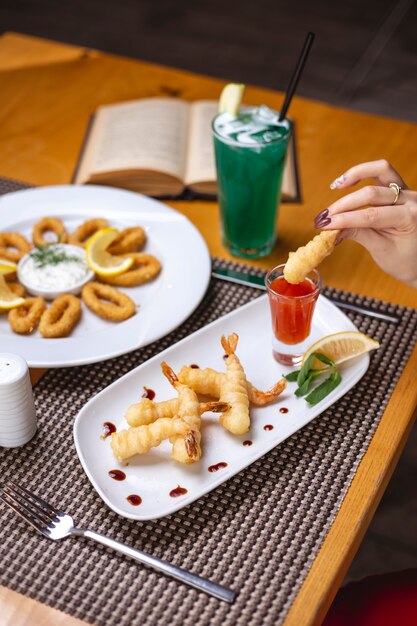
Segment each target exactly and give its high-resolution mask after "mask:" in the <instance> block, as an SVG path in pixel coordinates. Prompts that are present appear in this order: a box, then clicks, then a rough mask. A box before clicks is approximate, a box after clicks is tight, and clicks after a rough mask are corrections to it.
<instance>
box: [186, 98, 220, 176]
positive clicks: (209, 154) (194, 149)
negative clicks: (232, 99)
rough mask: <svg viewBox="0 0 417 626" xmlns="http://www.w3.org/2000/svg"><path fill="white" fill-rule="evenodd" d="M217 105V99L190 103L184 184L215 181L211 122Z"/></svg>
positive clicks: (215, 113)
mask: <svg viewBox="0 0 417 626" xmlns="http://www.w3.org/2000/svg"><path fill="white" fill-rule="evenodd" d="M218 106H219V103H218V102H217V100H199V101H198V102H194V104H192V105H191V110H190V132H189V140H188V159H187V165H186V171H185V179H184V180H185V184H186V185H192V184H193V183H199V182H206V181H210V182H215V181H216V166H215V162H214V147H213V138H212V131H211V122H212V120H213V118H214V116H215V115H217V111H218Z"/></svg>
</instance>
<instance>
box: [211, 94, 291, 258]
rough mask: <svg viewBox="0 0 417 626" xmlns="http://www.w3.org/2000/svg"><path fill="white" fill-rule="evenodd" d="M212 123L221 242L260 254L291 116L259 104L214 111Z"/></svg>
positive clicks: (268, 233) (265, 247) (265, 248)
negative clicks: (284, 117) (235, 110)
mask: <svg viewBox="0 0 417 626" xmlns="http://www.w3.org/2000/svg"><path fill="white" fill-rule="evenodd" d="M212 128H213V137H214V150H215V155H216V168H217V183H218V188H219V204H220V215H221V224H222V240H223V244H224V245H225V246H226V247H227V248H228V250H229V251H230V253H231V254H233V255H234V256H238V257H245V258H255V257H261V256H266V255H267V254H269V253H270V252H271V251H272V249H273V247H274V244H275V240H276V219H277V214H278V206H279V201H280V197H281V183H282V174H283V171H284V165H285V159H286V155H287V147H288V141H289V138H290V135H291V122H289V121H288V120H283V121H282V122H278V115H277V113H276V112H274V111H271V109H268V107H266V106H261V107H251V108H243V109H241V110H240V111H239V113H238V115H237V117H234V116H232V115H230V113H220V114H219V115H217V116H216V117H215V118H214V120H213V124H212Z"/></svg>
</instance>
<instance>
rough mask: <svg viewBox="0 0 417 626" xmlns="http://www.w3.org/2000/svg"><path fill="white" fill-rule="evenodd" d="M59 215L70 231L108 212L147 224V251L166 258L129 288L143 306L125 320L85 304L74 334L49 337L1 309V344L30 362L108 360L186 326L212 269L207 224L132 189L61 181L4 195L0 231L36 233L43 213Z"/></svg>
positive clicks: (119, 223) (117, 222) (120, 220)
mask: <svg viewBox="0 0 417 626" xmlns="http://www.w3.org/2000/svg"><path fill="white" fill-rule="evenodd" d="M45 216H53V217H59V218H60V219H61V220H62V221H63V222H64V224H65V226H66V227H67V230H68V232H71V231H73V230H75V228H76V227H77V226H78V225H79V224H81V222H83V221H85V220H86V219H91V218H94V217H103V218H105V219H107V220H108V221H109V224H110V225H111V226H114V227H116V228H119V229H122V228H126V227H129V226H137V225H139V226H142V227H143V228H144V229H145V230H146V234H147V243H146V245H145V247H144V249H143V252H147V253H149V254H153V255H154V256H156V257H157V258H158V259H159V260H160V261H161V264H162V271H161V273H160V275H159V276H158V277H157V278H156V279H155V280H153V281H151V282H150V283H147V284H145V285H141V286H139V287H134V288H131V289H122V291H125V293H127V294H128V295H129V296H130V297H131V298H132V299H133V300H134V301H135V303H136V304H137V307H138V308H137V313H136V314H135V315H134V316H133V317H131V318H130V319H128V320H126V321H125V322H121V323H113V322H110V321H106V320H103V319H101V318H99V317H97V316H96V315H94V314H93V313H92V312H91V311H89V309H87V307H86V306H85V305H84V306H83V313H82V318H81V321H80V323H79V324H78V326H77V327H76V328H75V329H74V330H73V332H72V334H71V336H70V337H66V338H62V339H44V338H43V337H42V336H41V335H40V334H39V332H38V331H36V332H35V333H33V334H32V335H29V336H20V335H17V334H15V333H13V332H12V330H11V329H10V326H9V323H8V320H7V314H4V313H3V314H0V345H1V349H2V351H3V352H13V353H17V354H19V355H21V356H22V357H23V358H25V359H26V361H27V363H28V364H29V366H30V367H67V366H73V365H84V364H86V363H95V362H97V361H104V360H106V359H110V358H112V357H115V356H119V355H120V354H125V353H127V352H131V351H132V350H136V349H137V348H140V347H142V346H145V345H147V344H149V343H152V342H153V341H156V340H157V339H159V338H160V337H163V336H164V335H166V334H168V333H169V332H171V331H172V330H174V328H176V327H177V326H179V325H180V324H181V323H182V322H183V321H184V320H185V319H186V318H187V317H188V316H189V315H190V314H191V313H192V312H193V311H194V309H195V308H196V307H197V306H198V304H199V303H200V301H201V299H202V297H203V296H204V293H205V292H206V289H207V286H208V283H209V280H210V272H211V262H210V255H209V252H208V249H207V245H206V243H205V241H204V239H203V237H202V236H201V235H200V233H199V231H198V230H197V229H196V228H195V226H193V224H191V222H190V221H189V220H188V219H187V218H186V217H184V216H183V215H182V214H181V213H178V212H177V211H174V209H171V208H170V207H168V206H166V205H165V204H162V203H161V202H157V201H156V200H152V199H151V198H148V197H146V196H142V195H140V194H137V193H133V192H130V191H124V190H120V189H114V188H111V187H100V186H94V185H88V186H77V185H60V186H54V187H40V188H35V189H28V190H24V191H17V192H15V193H10V194H7V195H4V196H2V197H1V198H0V231H17V232H20V233H22V234H23V235H25V236H26V237H27V238H28V239H29V240H30V241H31V235H32V229H33V226H34V224H35V222H37V221H38V220H39V219H40V218H41V217H45Z"/></svg>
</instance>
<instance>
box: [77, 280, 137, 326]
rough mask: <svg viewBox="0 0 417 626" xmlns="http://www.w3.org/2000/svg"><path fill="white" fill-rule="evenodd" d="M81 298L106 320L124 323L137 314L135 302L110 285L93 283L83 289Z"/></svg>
mask: <svg viewBox="0 0 417 626" xmlns="http://www.w3.org/2000/svg"><path fill="white" fill-rule="evenodd" d="M81 296H82V299H83V300H84V302H85V304H86V305H87V306H88V308H89V309H90V310H91V311H93V313H95V314H96V315H98V316H99V317H102V318H103V319H105V320H110V321H112V322H123V321H124V320H127V319H128V318H129V317H132V315H133V314H134V313H135V309H136V305H135V303H134V302H133V300H132V299H131V298H129V296H127V295H126V294H124V293H122V292H121V291H119V290H118V289H116V288H115V287H111V286H110V285H103V284H102V283H98V282H96V281H93V282H91V283H88V284H87V285H85V287H83V290H82V292H81Z"/></svg>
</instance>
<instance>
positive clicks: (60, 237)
mask: <svg viewBox="0 0 417 626" xmlns="http://www.w3.org/2000/svg"><path fill="white" fill-rule="evenodd" d="M46 232H53V233H55V235H56V240H54V241H47V240H46V239H45V237H44V235H45V233H46ZM67 240H68V234H67V231H66V230H65V226H64V224H63V223H62V222H61V220H59V219H58V218H56V217H43V218H42V219H41V220H39V222H36V224H35V226H34V227H33V232H32V241H33V245H35V246H47V245H49V244H50V243H66V242H67Z"/></svg>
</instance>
